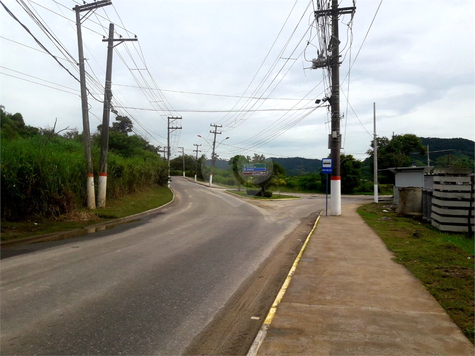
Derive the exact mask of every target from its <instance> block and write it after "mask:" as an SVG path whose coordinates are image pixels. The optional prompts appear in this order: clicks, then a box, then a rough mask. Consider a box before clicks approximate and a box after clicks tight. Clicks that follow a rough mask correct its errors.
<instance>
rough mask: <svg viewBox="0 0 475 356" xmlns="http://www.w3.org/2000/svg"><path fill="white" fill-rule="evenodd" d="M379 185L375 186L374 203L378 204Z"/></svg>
mask: <svg viewBox="0 0 475 356" xmlns="http://www.w3.org/2000/svg"><path fill="white" fill-rule="evenodd" d="M378 198H379V197H378V185H377V184H375V185H374V202H375V203H377V202H378Z"/></svg>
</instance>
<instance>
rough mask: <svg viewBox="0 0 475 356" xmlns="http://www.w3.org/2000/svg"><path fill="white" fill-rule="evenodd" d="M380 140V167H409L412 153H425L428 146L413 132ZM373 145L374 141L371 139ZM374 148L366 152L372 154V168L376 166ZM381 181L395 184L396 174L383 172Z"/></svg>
mask: <svg viewBox="0 0 475 356" xmlns="http://www.w3.org/2000/svg"><path fill="white" fill-rule="evenodd" d="M377 142H378V169H386V168H391V167H409V166H410V165H411V162H412V159H411V154H414V153H417V154H420V155H424V154H425V153H426V148H425V146H424V145H422V142H421V139H420V138H419V137H417V136H416V135H413V134H405V135H396V136H393V138H392V139H391V140H389V139H388V138H386V137H380V138H378V140H377ZM371 147H373V142H372V141H371ZM373 151H374V150H373V148H372V149H370V150H368V151H367V152H366V153H367V154H368V155H370V156H371V158H370V159H371V169H373V167H374V159H373V154H374V152H373ZM380 183H390V184H394V175H393V174H392V173H390V172H389V173H388V172H384V171H383V172H382V174H381V180H380Z"/></svg>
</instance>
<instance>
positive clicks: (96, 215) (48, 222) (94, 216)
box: [1, 186, 173, 241]
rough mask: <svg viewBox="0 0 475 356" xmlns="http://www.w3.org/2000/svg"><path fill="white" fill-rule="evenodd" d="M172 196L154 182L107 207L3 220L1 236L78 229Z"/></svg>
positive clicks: (156, 204)
mask: <svg viewBox="0 0 475 356" xmlns="http://www.w3.org/2000/svg"><path fill="white" fill-rule="evenodd" d="M172 198H173V193H172V192H171V191H170V189H168V188H167V187H163V186H155V187H149V188H145V189H142V190H140V191H137V192H135V193H131V194H128V195H127V196H125V197H123V198H116V199H107V203H106V208H98V209H96V210H86V209H80V210H77V211H75V212H74V213H73V214H69V215H67V216H65V217H63V218H62V219H36V220H30V221H22V222H2V225H1V232H2V234H1V240H2V241H7V240H12V239H21V238H25V237H30V236H34V235H43V234H51V233H55V232H63V231H69V230H74V229H79V228H83V227H86V226H90V225H94V224H98V223H101V222H107V221H110V220H114V219H118V218H123V217H127V216H130V215H134V214H137V213H141V212H144V211H147V210H150V209H153V208H157V207H159V206H162V205H164V204H166V203H168V202H169V201H171V200H172Z"/></svg>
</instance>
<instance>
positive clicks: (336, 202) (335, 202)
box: [330, 179, 341, 216]
mask: <svg viewBox="0 0 475 356" xmlns="http://www.w3.org/2000/svg"><path fill="white" fill-rule="evenodd" d="M330 184H331V185H330V187H331V199H330V210H331V215H332V216H340V215H341V180H340V179H332V180H331V183H330Z"/></svg>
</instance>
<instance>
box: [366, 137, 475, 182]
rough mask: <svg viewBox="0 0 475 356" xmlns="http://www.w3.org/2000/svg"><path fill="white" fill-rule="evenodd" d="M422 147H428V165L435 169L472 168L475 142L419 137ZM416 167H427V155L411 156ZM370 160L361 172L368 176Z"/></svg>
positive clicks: (459, 139)
mask: <svg viewBox="0 0 475 356" xmlns="http://www.w3.org/2000/svg"><path fill="white" fill-rule="evenodd" d="M419 138H420V139H421V142H422V145H423V146H425V147H427V146H429V158H430V165H431V166H434V167H435V168H446V167H458V168H470V169H473V168H474V158H475V157H474V156H475V142H474V141H472V140H467V139H465V138H438V137H419ZM411 158H412V160H413V162H414V163H415V164H416V165H417V166H425V165H427V155H424V156H421V155H417V154H414V155H411ZM369 166H370V159H369V157H368V158H366V159H365V160H364V168H363V170H364V171H365V172H366V171H367V172H366V173H367V174H370V173H371V172H370V171H369Z"/></svg>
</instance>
